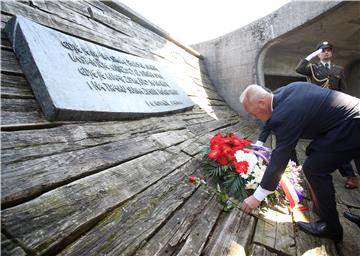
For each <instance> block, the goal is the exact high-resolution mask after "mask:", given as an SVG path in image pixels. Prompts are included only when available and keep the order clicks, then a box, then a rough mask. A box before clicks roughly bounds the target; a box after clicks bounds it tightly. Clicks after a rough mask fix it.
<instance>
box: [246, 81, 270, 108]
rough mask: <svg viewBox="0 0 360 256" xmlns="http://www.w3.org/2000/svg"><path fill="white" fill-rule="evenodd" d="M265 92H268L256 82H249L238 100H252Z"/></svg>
mask: <svg viewBox="0 0 360 256" xmlns="http://www.w3.org/2000/svg"><path fill="white" fill-rule="evenodd" d="M265 94H268V92H267V91H266V90H265V89H264V88H263V87H261V86H260V85H257V84H250V85H248V86H247V87H246V88H245V90H244V91H243V92H242V93H241V95H240V102H241V104H243V103H244V100H245V99H247V100H248V101H249V102H254V101H255V100H257V99H258V98H259V97H261V96H264V95H265Z"/></svg>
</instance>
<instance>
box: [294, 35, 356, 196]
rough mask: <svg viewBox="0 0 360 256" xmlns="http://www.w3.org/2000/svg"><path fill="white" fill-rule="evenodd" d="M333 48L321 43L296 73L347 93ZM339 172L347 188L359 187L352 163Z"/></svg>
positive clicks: (323, 42) (328, 44) (311, 80)
mask: <svg viewBox="0 0 360 256" xmlns="http://www.w3.org/2000/svg"><path fill="white" fill-rule="evenodd" d="M332 48H333V46H332V45H331V44H330V43H329V42H328V41H321V42H320V43H319V44H318V45H317V47H316V51H315V52H313V53H311V54H309V55H308V56H307V57H306V58H305V59H302V60H301V61H300V63H299V64H298V65H297V67H296V72H298V73H299V74H302V75H305V76H306V78H307V80H308V82H311V83H313V84H317V85H319V86H321V87H324V88H329V89H332V90H336V91H340V92H345V93H346V90H347V88H346V82H345V77H344V69H343V68H342V67H341V66H338V65H335V64H333V63H332V62H331V57H332V53H333V52H332ZM315 56H318V57H319V59H320V62H318V63H311V62H310V60H311V59H313V58H314V57H315ZM339 171H340V173H341V175H342V176H343V177H347V181H346V183H345V187H346V188H348V189H353V188H357V187H358V178H357V177H356V176H355V173H354V169H353V168H352V166H351V164H350V163H348V164H344V165H343V166H341V167H340V168H339ZM359 171H360V170H359Z"/></svg>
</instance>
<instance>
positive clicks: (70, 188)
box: [1, 150, 190, 254]
mask: <svg viewBox="0 0 360 256" xmlns="http://www.w3.org/2000/svg"><path fill="white" fill-rule="evenodd" d="M119 152H121V151H118V152H117V153H118V156H119V157H120V156H121V153H119ZM170 152H171V150H170ZM124 153H125V152H124V151H122V154H124ZM189 160H190V158H189V157H188V156H186V155H184V154H182V153H180V152H178V151H177V152H176V151H175V152H171V153H169V152H167V151H155V152H153V153H150V154H147V155H145V156H142V157H139V158H136V159H134V160H132V161H128V162H126V163H124V164H122V165H119V166H115V167H113V168H110V169H107V170H105V171H103V172H101V173H97V174H94V175H91V176H88V177H86V178H83V179H80V180H78V181H75V182H72V183H69V184H67V185H65V186H62V187H59V188H57V189H54V190H52V191H50V192H48V193H45V194H42V195H41V196H39V197H37V198H35V199H34V200H31V201H29V202H27V203H24V204H21V205H18V206H15V207H11V208H8V209H5V210H3V211H2V216H1V218H2V228H3V229H5V230H6V232H7V233H9V234H10V235H11V236H12V237H13V238H15V239H18V240H19V241H21V243H22V244H23V245H24V246H26V248H27V249H28V250H30V251H34V252H36V253H39V254H41V253H44V252H48V253H50V252H52V251H58V250H59V247H61V246H62V245H63V244H66V243H68V242H70V241H72V238H73V237H77V236H79V235H80V234H81V233H83V232H84V231H85V230H88V229H90V228H91V227H92V226H93V225H94V224H95V223H96V222H97V221H99V220H100V219H102V218H103V217H104V214H106V213H107V212H109V211H111V210H114V209H115V208H116V207H117V206H119V205H120V204H121V203H123V202H125V201H126V200H128V199H130V198H131V197H133V196H134V195H136V194H138V193H140V192H141V191H143V190H144V189H146V188H147V187H149V186H151V185H152V184H154V183H155V182H157V181H158V180H160V179H162V178H163V177H166V176H167V175H168V174H170V173H172V172H173V171H174V170H176V169H177V168H179V167H180V166H182V165H184V164H185V163H186V162H188V161H189ZM88 161H91V160H90V159H89V160H88ZM92 161H94V162H95V161H96V159H93V160H92ZM70 171H71V170H70Z"/></svg>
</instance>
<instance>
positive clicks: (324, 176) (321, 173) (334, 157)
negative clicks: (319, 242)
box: [303, 148, 360, 234]
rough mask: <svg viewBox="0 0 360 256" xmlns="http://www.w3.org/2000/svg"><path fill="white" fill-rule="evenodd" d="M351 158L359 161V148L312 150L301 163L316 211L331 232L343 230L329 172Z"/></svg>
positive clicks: (339, 232) (340, 232)
mask: <svg viewBox="0 0 360 256" xmlns="http://www.w3.org/2000/svg"><path fill="white" fill-rule="evenodd" d="M352 159H355V160H356V161H360V149H359V148H358V149H354V150H347V151H342V152H322V151H316V150H312V152H311V153H310V155H309V156H308V158H307V159H306V160H305V162H304V164H303V171H304V175H305V178H306V180H307V182H308V184H309V186H310V192H311V194H312V197H313V198H312V199H313V201H314V205H315V208H316V210H317V213H318V214H319V217H320V219H321V220H322V221H325V222H326V223H327V224H328V227H329V230H330V232H332V233H338V234H342V232H343V231H342V227H341V224H340V221H339V215H338V212H337V209H336V201H335V189H334V185H333V181H332V176H331V173H332V172H334V171H335V170H336V169H338V168H339V167H340V166H341V165H343V164H346V163H349V162H350V160H352Z"/></svg>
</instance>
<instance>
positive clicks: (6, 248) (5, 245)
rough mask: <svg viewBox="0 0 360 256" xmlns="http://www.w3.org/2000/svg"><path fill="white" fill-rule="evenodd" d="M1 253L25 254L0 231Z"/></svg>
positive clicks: (4, 255) (4, 254) (21, 255)
mask: <svg viewBox="0 0 360 256" xmlns="http://www.w3.org/2000/svg"><path fill="white" fill-rule="evenodd" d="M1 255H3V256H25V255H26V252H25V251H24V250H23V249H22V248H21V247H20V246H18V245H17V244H16V243H15V242H14V241H13V240H11V239H9V238H7V237H6V236H5V235H4V234H3V233H1Z"/></svg>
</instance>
